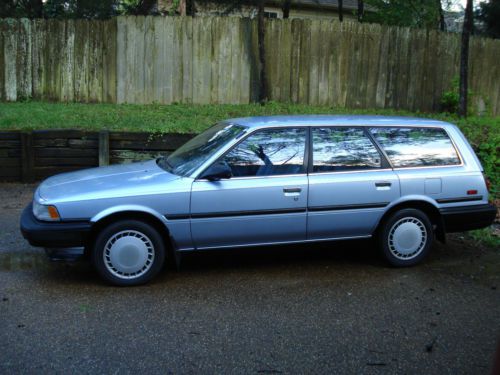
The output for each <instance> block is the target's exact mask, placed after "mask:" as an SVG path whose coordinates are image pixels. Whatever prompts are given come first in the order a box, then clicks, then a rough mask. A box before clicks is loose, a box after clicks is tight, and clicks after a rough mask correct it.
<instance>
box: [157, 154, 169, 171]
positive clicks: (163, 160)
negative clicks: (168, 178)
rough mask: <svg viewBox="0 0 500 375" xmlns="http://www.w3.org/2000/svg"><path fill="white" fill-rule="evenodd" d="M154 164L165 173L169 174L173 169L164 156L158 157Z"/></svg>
mask: <svg viewBox="0 0 500 375" xmlns="http://www.w3.org/2000/svg"><path fill="white" fill-rule="evenodd" d="M156 164H158V166H159V167H160V168H162V169H164V170H166V171H167V172H171V171H172V170H173V167H172V165H170V163H169V162H168V160H167V157H166V156H160V157H159V158H158V159H157V160H156Z"/></svg>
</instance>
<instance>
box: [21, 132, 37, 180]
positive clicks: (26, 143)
mask: <svg viewBox="0 0 500 375" xmlns="http://www.w3.org/2000/svg"><path fill="white" fill-rule="evenodd" d="M34 155H35V153H34V150H33V132H23V133H21V181H22V182H26V183H30V182H33V181H34V180H35V168H34V166H35V158H34Z"/></svg>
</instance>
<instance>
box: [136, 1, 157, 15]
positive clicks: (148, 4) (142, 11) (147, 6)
mask: <svg viewBox="0 0 500 375" xmlns="http://www.w3.org/2000/svg"><path fill="white" fill-rule="evenodd" d="M155 5H156V1H155V0H141V1H140V2H139V5H138V7H137V15H141V16H147V15H149V14H150V13H151V12H152V10H153V8H154V6H155Z"/></svg>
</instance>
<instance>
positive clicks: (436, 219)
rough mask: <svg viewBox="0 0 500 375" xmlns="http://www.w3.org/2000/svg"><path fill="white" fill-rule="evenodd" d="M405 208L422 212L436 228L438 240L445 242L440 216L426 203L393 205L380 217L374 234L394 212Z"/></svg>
mask: <svg viewBox="0 0 500 375" xmlns="http://www.w3.org/2000/svg"><path fill="white" fill-rule="evenodd" d="M405 208H415V209H417V210H420V211H422V212H424V213H425V214H426V215H427V217H428V218H429V220H430V221H431V223H432V225H433V226H435V227H436V232H435V233H436V236H437V238H438V240H440V241H442V242H444V241H445V235H444V228H443V223H442V219H441V214H440V212H439V210H438V209H437V208H436V207H435V206H433V205H432V204H431V203H429V202H426V201H406V202H402V203H400V204H397V205H395V206H394V207H391V208H390V209H389V210H388V211H387V212H386V213H385V214H384V216H382V219H380V221H379V223H378V225H377V229H376V231H375V233H378V231H379V229H380V228H381V227H382V224H383V223H384V222H385V220H387V218H388V217H389V216H391V215H392V214H393V213H394V212H396V211H399V210H402V209H405Z"/></svg>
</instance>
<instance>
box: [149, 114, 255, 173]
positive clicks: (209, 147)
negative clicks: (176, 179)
mask: <svg viewBox="0 0 500 375" xmlns="http://www.w3.org/2000/svg"><path fill="white" fill-rule="evenodd" d="M245 129H246V128H245V127H243V126H239V125H234V124H230V123H227V122H222V123H219V124H217V125H214V126H212V127H211V128H210V129H208V130H206V131H204V132H203V133H201V134H199V135H197V136H196V137H194V138H193V139H191V140H190V141H189V142H187V143H186V144H184V145H183V146H181V147H179V148H178V149H177V150H176V151H175V152H173V153H172V154H171V155H170V156H169V157H168V158H166V159H163V160H160V162H159V163H158V165H159V166H160V167H162V168H164V169H166V170H167V171H168V172H171V173H174V174H177V175H180V176H189V175H190V174H191V173H193V172H194V171H195V170H196V169H197V168H198V167H199V166H201V165H202V164H203V163H204V162H205V161H206V160H208V158H209V157H210V156H212V155H213V154H214V153H216V152H217V151H218V150H220V149H221V147H222V146H224V145H225V144H226V143H227V142H229V141H230V140H232V139H234V138H235V137H237V136H238V135H239V134H240V133H241V132H243V131H244V130H245Z"/></svg>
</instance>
